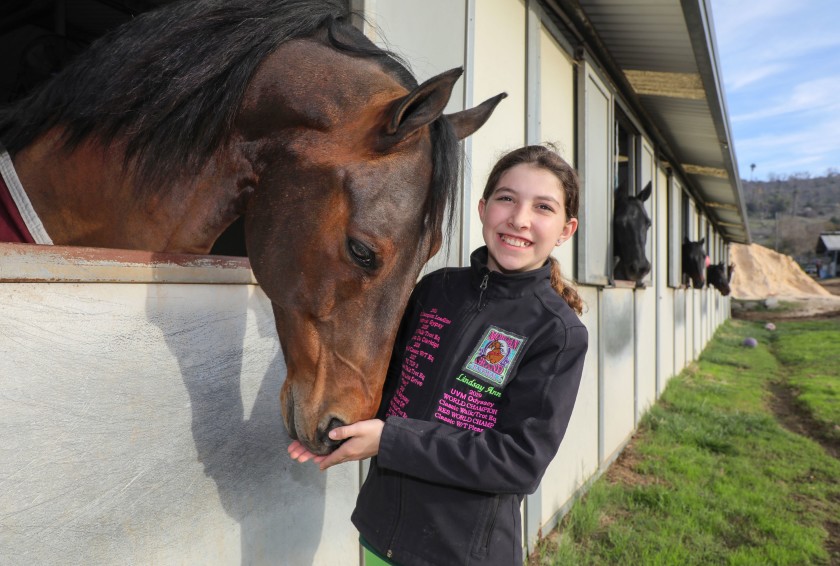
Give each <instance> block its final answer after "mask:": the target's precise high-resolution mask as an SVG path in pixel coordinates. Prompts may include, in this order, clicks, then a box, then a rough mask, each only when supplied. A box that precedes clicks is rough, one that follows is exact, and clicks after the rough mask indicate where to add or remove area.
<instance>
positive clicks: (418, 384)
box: [289, 146, 587, 566]
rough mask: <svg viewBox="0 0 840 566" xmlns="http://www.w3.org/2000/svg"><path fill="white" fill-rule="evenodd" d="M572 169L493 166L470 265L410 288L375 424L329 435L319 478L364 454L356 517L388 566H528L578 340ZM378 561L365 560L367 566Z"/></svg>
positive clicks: (530, 154)
mask: <svg viewBox="0 0 840 566" xmlns="http://www.w3.org/2000/svg"><path fill="white" fill-rule="evenodd" d="M578 197H579V186H578V180H577V175H576V174H575V172H574V170H573V169H572V168H571V167H570V166H569V165H568V164H567V163H566V162H565V161H563V159H562V158H560V156H558V155H557V154H556V153H554V152H553V151H551V150H549V149H547V148H545V147H542V146H528V147H523V148H520V149H517V150H514V151H512V152H510V153H508V154H507V155H505V156H504V157H502V159H501V160H500V161H499V162H498V163H497V164H496V166H495V167H494V168H493V170H492V172H491V173H490V176H489V178H488V180H487V185H486V186H485V188H484V194H483V197H482V199H481V201H480V202H479V205H478V214H479V216H480V218H481V224H482V227H483V229H482V235H483V237H484V241H485V243H486V246H484V247H482V248H479V249H478V250H476V251H475V252H473V254H472V257H471V264H472V265H471V267H468V268H446V269H442V270H439V271H437V272H435V273H432V274H430V275H427V276H426V277H424V278H423V279H422V280H421V281H420V283H418V285H417V287H416V288H415V290H414V292H413V293H412V296H411V299H410V300H409V303H408V307H407V309H406V312H405V315H404V316H403V320H402V323H401V325H400V330H399V332H398V334H397V340H396V343H395V347H394V354H393V356H392V359H391V365H390V368H389V370H388V376H387V379H386V382H385V388H384V392H383V397H382V404H381V406H380V410H379V413H378V415H377V418H375V419H372V420H367V421H361V422H357V423H354V424H351V425H348V426H345V427H341V428H338V429H335V430H333V431H332V432H331V433H330V437H331V438H333V439H335V440H345V442H344V443H343V444H342V445H341V446H340V447H339V448H338V450H336V451H335V452H333V453H332V454H330V455H328V456H318V457H315V456H313V455H312V454H311V453H309V452H308V451H307V450H306V449H305V448H304V447H303V446H301V445H300V444H299V443H297V442H293V443H292V444H291V445H290V446H289V453H290V455H291V456H292V458H294V459H296V460H298V461H300V462H305V461H307V460H309V459H310V458H314V459H315V461H316V462H318V463H319V464H320V468H321V469H322V470H324V469H326V468H328V467H330V466H332V465H334V464H336V463H339V462H345V461H348V460H360V459H363V458H368V457H373V458H372V460H371V463H370V472H369V473H368V477H367V479H366V480H365V483H364V485H363V486H362V489H361V491H360V493H359V497H358V500H357V504H356V509H355V511H354V512H353V515H352V521H353V523H354V524H355V525H356V527H357V528H358V529H359V531H360V533H361V536H362V539H361V540H362V544H363V545H364V546H365V548H366V549H367V550H368V551H370V552H373V553H375V554H376V555H377V556H379V558H380V559H382V560H383V562H384V563H386V564H402V565H406V566H410V565H430V564H436V565H441V566H451V565H455V564H498V565H504V566H511V565H512V564H522V541H521V534H520V533H521V525H520V504H521V502H522V499H523V498H524V496H525V494H527V493H533V492H534V491H535V490H536V488H537V486H538V485H539V482H540V479H541V478H542V476H543V473H544V472H545V469H546V467H547V466H548V464H549V463H550V462H551V460H552V458H553V457H554V455H555V454H556V452H557V449H558V447H559V446H560V441H561V440H562V439H563V435H564V433H565V431H566V426H567V425H568V422H569V418H570V416H571V413H572V408H573V407H574V403H575V397H576V395H577V390H578V385H579V383H580V378H581V371H582V369H583V361H584V356H585V354H586V349H587V331H586V328H585V327H584V326H583V324H582V323H581V322H580V320H579V319H578V317H577V316H576V314H575V312H577V314H580V312H581V309H582V302H581V299H580V297H579V296H578V294H577V292H576V291H575V290H574V289H573V288H572V287H569V286H567V285H566V284H565V283H564V282H563V278H562V277H561V275H560V268H559V265H558V262H557V260H555V259H554V258H552V257H550V253H551V251H552V249H553V248H554V247H555V246H560V245H561V244H563V243H564V242H566V241H567V240H568V239H569V238H571V237H572V234H574V233H575V230H576V229H577V226H578V220H577V218H576V217H577V212H578ZM372 563H376V562H368V564H372Z"/></svg>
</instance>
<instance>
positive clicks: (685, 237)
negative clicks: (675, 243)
mask: <svg viewBox="0 0 840 566" xmlns="http://www.w3.org/2000/svg"><path fill="white" fill-rule="evenodd" d="M690 243H691V240H689V239H688V236H683V244H690Z"/></svg>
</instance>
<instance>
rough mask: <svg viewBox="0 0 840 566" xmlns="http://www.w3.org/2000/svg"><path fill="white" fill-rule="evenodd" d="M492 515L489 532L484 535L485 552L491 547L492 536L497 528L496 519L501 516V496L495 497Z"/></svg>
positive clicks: (488, 527)
mask: <svg viewBox="0 0 840 566" xmlns="http://www.w3.org/2000/svg"><path fill="white" fill-rule="evenodd" d="M491 513H492V514H491V515H490V524H489V525H487V531H486V533H485V535H484V546H483V547H482V548H483V549H484V550H487V547H488V546H490V536H491V535H492V534H493V527H495V526H496V517H497V516H498V515H499V495H498V494H497V495H495V496H494V497H493V505H492V507H491Z"/></svg>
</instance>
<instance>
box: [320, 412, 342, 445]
mask: <svg viewBox="0 0 840 566" xmlns="http://www.w3.org/2000/svg"><path fill="white" fill-rule="evenodd" d="M344 425H345V423H344V421H342V420H341V419H337V418H335V417H333V418H331V419H330V422H328V423H327V426H326V428H324V429H321V430H319V431H318V440H320V441H321V443H322V444H323V445H324V446H328V447H330V449H333V450H334V449H336V448H338V446H339V445H340V444H341V443H342V441H341V440H333V439H332V438H330V436H329V434H330V431H331V430H333V429H336V428H339V427H342V426H344Z"/></svg>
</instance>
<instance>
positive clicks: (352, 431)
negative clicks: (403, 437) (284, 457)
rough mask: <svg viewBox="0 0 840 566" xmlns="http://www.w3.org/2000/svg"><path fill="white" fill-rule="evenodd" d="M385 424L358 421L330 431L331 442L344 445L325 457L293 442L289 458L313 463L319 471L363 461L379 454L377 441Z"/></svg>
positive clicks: (374, 421) (375, 421) (377, 420)
mask: <svg viewBox="0 0 840 566" xmlns="http://www.w3.org/2000/svg"><path fill="white" fill-rule="evenodd" d="M384 427H385V422H384V421H381V420H379V419H371V420H368V421H359V422H357V423H353V424H351V425H347V426H342V427H339V428H336V429H334V430H331V431H330V438H332V439H333V440H345V439H346V442H344V444H342V445H341V446H339V447H338V449H337V450H336V451H335V452H333V453H332V454H329V455H327V456H316V455H315V454H313V453H312V452H310V451H309V450H307V449H306V448H305V447H304V446H303V444H301V443H300V442H298V441H297V440H293V441H292V443H291V444H289V448H288V451H289V456H291V458H292V459H293V460H297V461H298V462H307V461H309V460H312V461H314V462H315V463H316V464H318V465H319V467H320V468H321V471H324V470H326V469H327V468H329V467H330V466H334V465H336V464H341V463H342V462H352V461H355V460H364V459H365V458H370V457H371V456H376V455H377V454H378V453H379V439H380V438H381V437H382V429H383V428H384Z"/></svg>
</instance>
